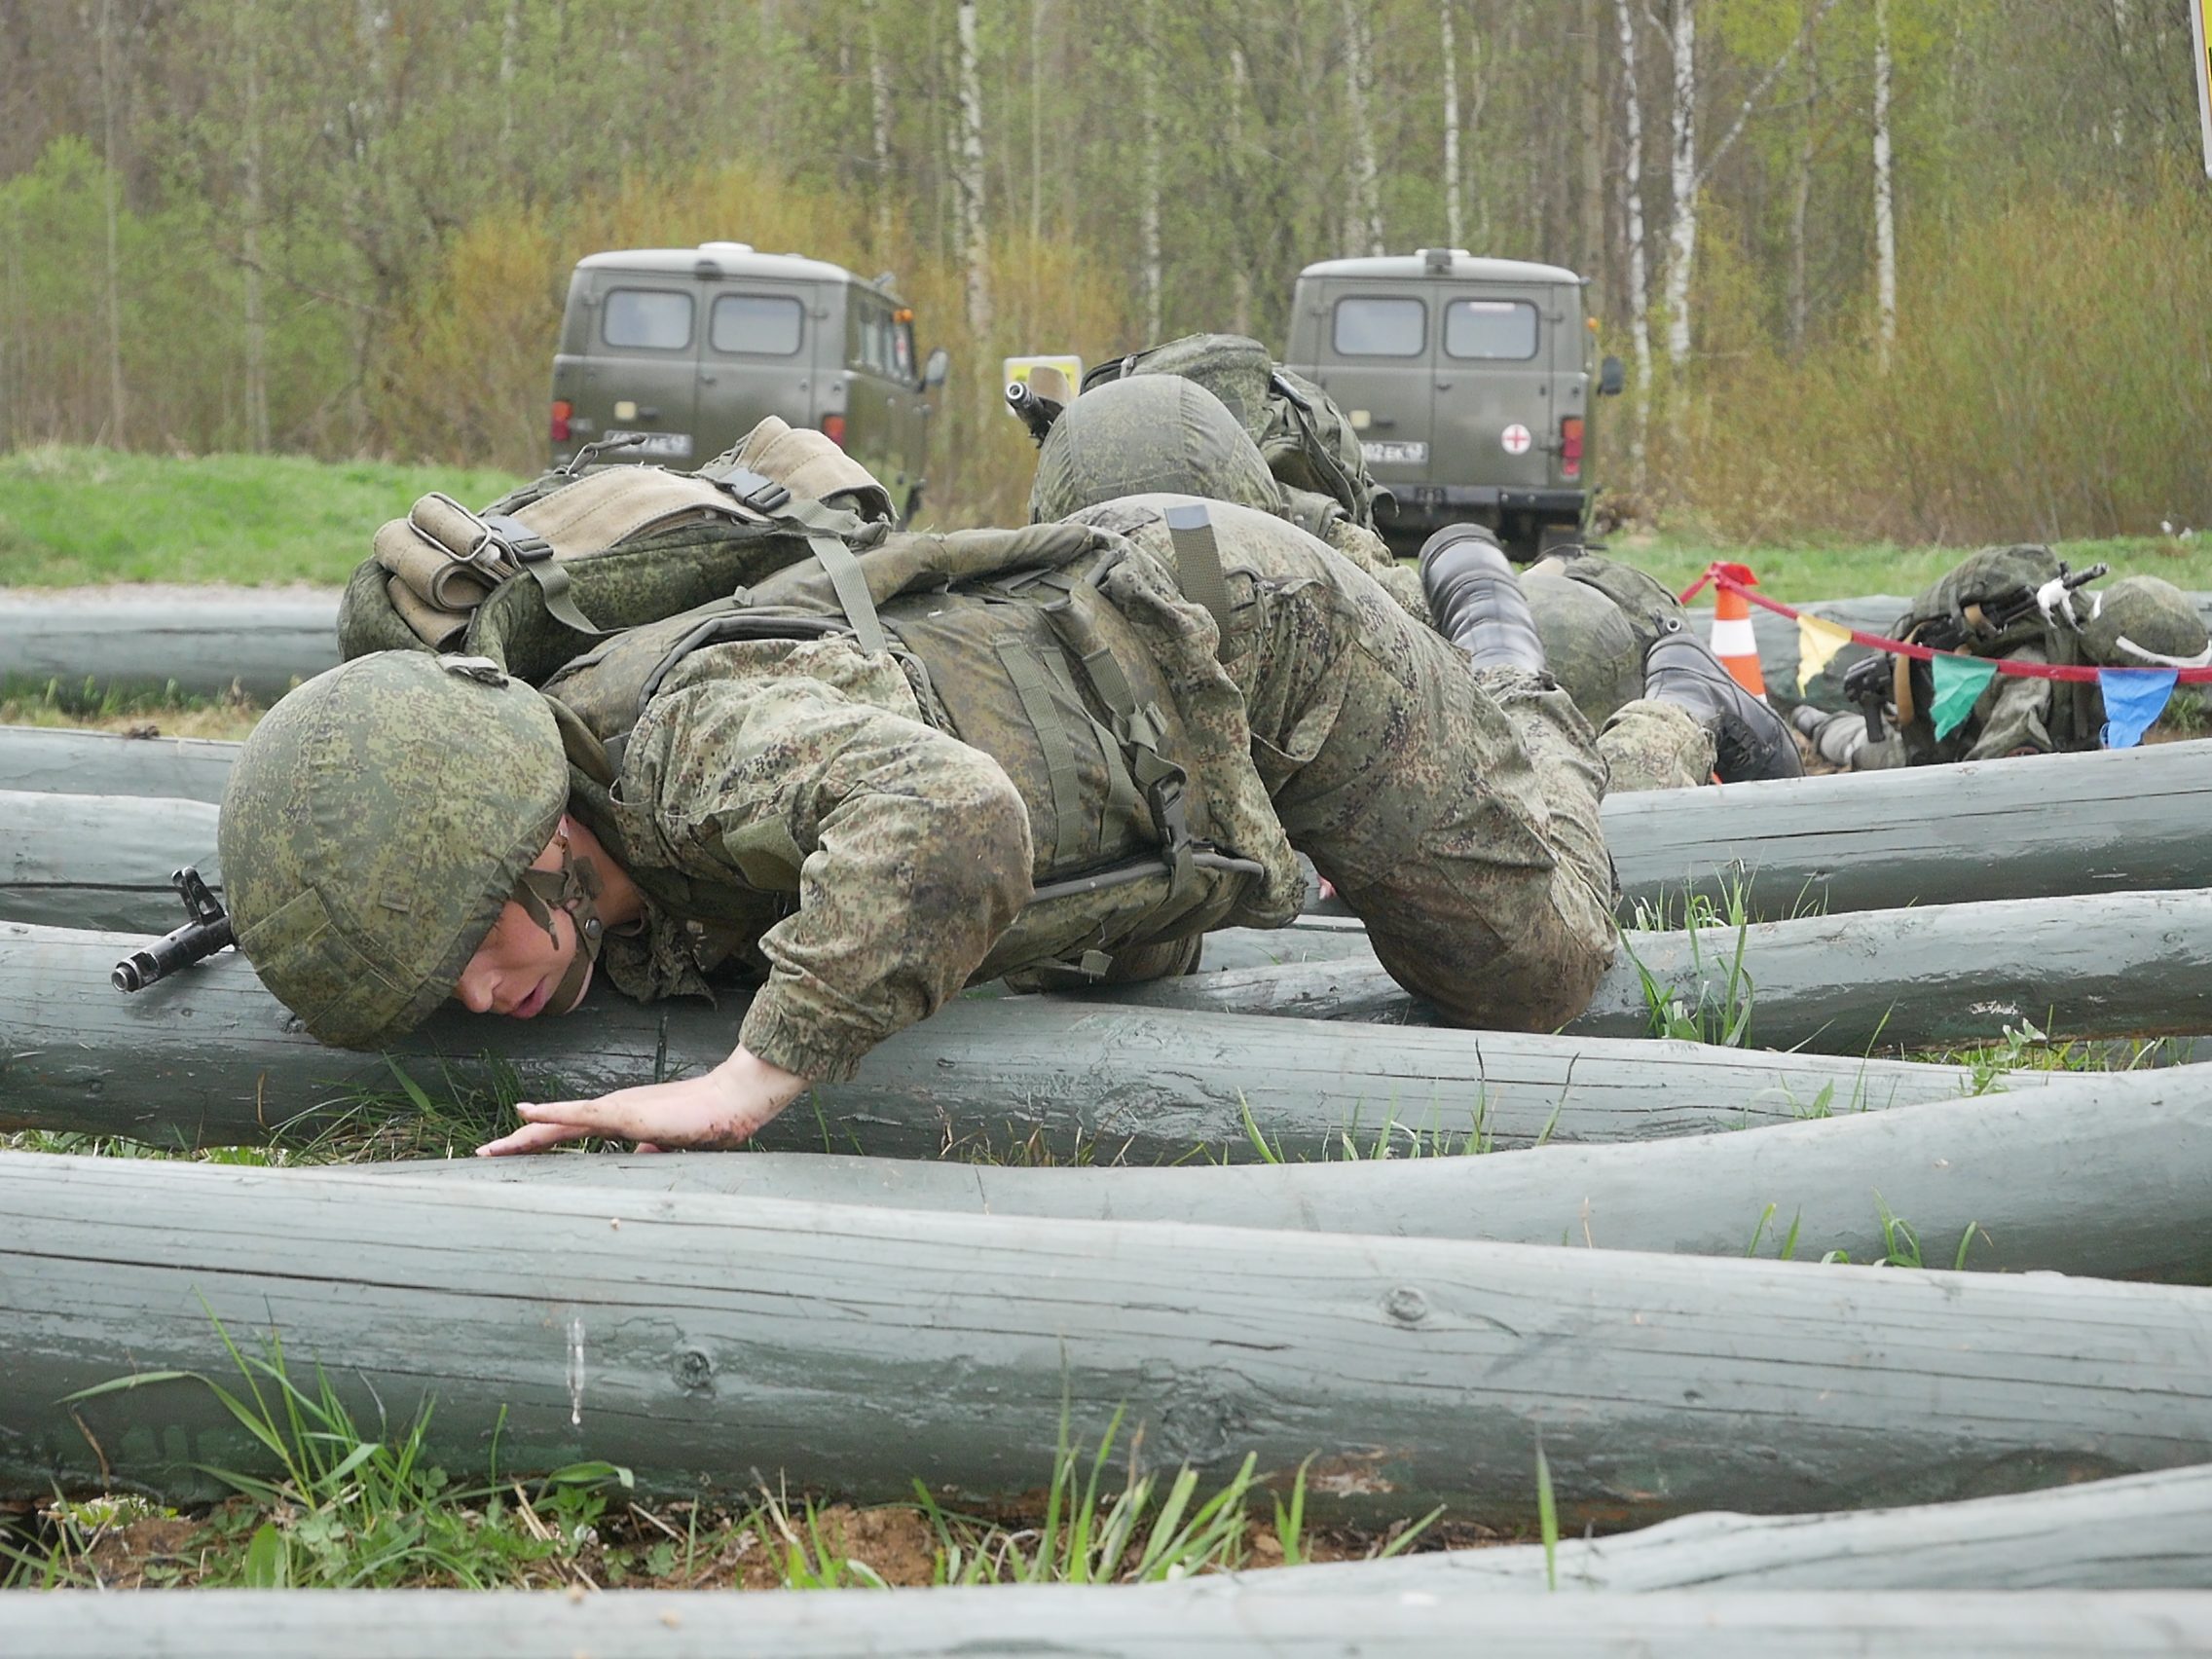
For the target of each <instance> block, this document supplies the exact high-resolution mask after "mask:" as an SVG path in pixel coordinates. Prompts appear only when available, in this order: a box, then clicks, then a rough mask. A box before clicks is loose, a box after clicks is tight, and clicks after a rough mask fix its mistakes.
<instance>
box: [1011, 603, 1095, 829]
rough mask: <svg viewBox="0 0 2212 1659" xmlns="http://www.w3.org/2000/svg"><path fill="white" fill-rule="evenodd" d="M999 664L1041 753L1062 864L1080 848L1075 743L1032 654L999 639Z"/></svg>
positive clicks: (1079, 786) (1024, 647) (1080, 788)
mask: <svg viewBox="0 0 2212 1659" xmlns="http://www.w3.org/2000/svg"><path fill="white" fill-rule="evenodd" d="M999 661H1001V662H1002V663H1004V664H1005V665H1006V672H1007V678H1008V679H1010V680H1012V681H1013V682H1014V695H1015V696H1016V697H1018V698H1020V699H1021V712H1022V713H1023V714H1024V715H1026V716H1028V717H1029V724H1030V726H1031V728H1032V729H1033V730H1034V731H1035V732H1036V733H1037V746H1038V748H1040V749H1042V750H1043V751H1044V752H1045V772H1046V775H1047V777H1048V778H1049V779H1050V780H1051V789H1052V862H1053V863H1054V864H1055V865H1062V864H1066V863H1068V862H1069V861H1071V860H1072V859H1074V857H1075V856H1076V854H1077V853H1078V852H1080V851H1081V850H1082V847H1083V816H1084V815H1083V779H1082V776H1081V775H1080V774H1079V773H1078V772H1077V771H1076V763H1075V743H1074V741H1073V740H1072V739H1071V738H1069V736H1068V733H1067V727H1066V725H1065V724H1064V723H1062V721H1061V719H1060V716H1059V711H1058V710H1056V709H1054V708H1053V707H1052V687H1051V681H1049V680H1048V679H1047V678H1046V673H1045V667H1044V664H1043V663H1042V662H1040V661H1039V660H1038V657H1037V653H1036V652H1035V651H1033V650H1031V649H1030V648H1029V646H1028V645H1024V644H1023V643H1022V642H1021V641H1019V640H1001V641H999Z"/></svg>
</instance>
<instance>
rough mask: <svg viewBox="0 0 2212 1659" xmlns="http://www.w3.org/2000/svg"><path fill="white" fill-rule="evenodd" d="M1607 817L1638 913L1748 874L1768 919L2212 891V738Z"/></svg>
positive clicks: (1867, 777) (1719, 798) (1634, 805)
mask: <svg viewBox="0 0 2212 1659" xmlns="http://www.w3.org/2000/svg"><path fill="white" fill-rule="evenodd" d="M2119 802H2124V803H2125V809H2124V810H2118V809H2116V803H2119ZM1604 822H1605V839H1606V843H1607V844H1608V845H1609V846H1610V847H1611V848H1612V850H1613V860H1614V863H1615V864H1616V865H1617V866H1618V867H1619V870H1620V878H1621V887H1622V890H1623V901H1622V903H1623V913H1624V914H1633V913H1634V908H1635V906H1636V905H1637V904H1638V903H1654V902H1659V901H1665V902H1666V903H1669V904H1671V905H1672V909H1671V912H1670V913H1671V914H1673V915H1675V916H1677V917H1678V916H1679V915H1680V913H1681V910H1680V896H1681V893H1682V891H1683V890H1684V888H1685V886H1688V887H1690V888H1693V889H1694V890H1695V891H1697V892H1700V893H1704V894H1707V895H1709V896H1711V897H1714V898H1715V899H1716V900H1720V901H1722V902H1725V900H1726V899H1727V897H1728V894H1729V891H1730V884H1731V883H1732V882H1739V881H1740V882H1742V884H1743V886H1744V889H1745V897H1746V899H1747V902H1748V903H1749V907H1750V910H1751V919H1752V920H1754V921H1779V920H1784V919H1787V918H1788V917H1789V916H1792V915H1801V914H1804V913H1806V912H1808V911H1822V910H1825V911H1830V912H1833V911H1840V910H1887V909H1896V908H1900V907H1903V906H1905V905H1909V904H1964V903H1981V902H1983V901H1987V900H1992V899H2042V898H2052V897H2056V896H2059V895H2062V894H2068V893H2117V892H2130V891H2152V890H2157V889H2166V888H2185V887H2212V835H2207V834H2205V833H2204V825H2205V824H2206V823H2207V822H2212V742H2207V741H2202V740H2199V741H2196V742H2193V743H2162V744H2157V745H2155V746H2153V747H2151V748H2148V749H2124V750H2104V751H2096V752H2092V753H2088V754H2083V755H2046V756H2037V757H2035V758H2033V759H2021V760H1985V761H1977V762H1975V763H1973V764H1972V765H1964V766H1923V767H1914V768H1911V769H1909V770H1904V771H1897V772H1868V773H1860V774H1856V775H1854V774H1843V775H1840V776H1835V777H1825V778H1785V779H1781V780H1778V781H1776V782H1772V783H1763V784H1729V785H1724V786H1722V787H1720V788H1717V789H1701V790H1657V791H1651V792H1648V793H1641V794H1625V795H1615V796H1613V797H1612V798H1611V799H1609V800H1607V801H1606V802H1605V814H1604Z"/></svg>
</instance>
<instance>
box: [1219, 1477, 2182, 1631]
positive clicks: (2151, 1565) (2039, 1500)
mask: <svg viewBox="0 0 2212 1659" xmlns="http://www.w3.org/2000/svg"><path fill="white" fill-rule="evenodd" d="M1557 1571H1558V1582H1559V1587H1560V1589H1561V1590H1581V1591H1597V1592H1601V1593H1604V1594H1618V1593H1622V1592H1633V1593H1638V1594H1642V1593H1648V1592H1652V1591H1670V1590H1727V1591H1732V1592H1742V1591H1777V1590H1793V1591H1834V1590H1858V1591H1873V1592H1878V1593H1881V1594H1893V1593H1895V1592H1898V1591H1901V1590H2014V1591H2018V1590H2205V1589H2212V1466H2206V1465H2204V1464H2198V1465H2196V1466H2195V1467H2194V1468H2187V1469H2165V1470H2161V1471H2160V1472H2158V1473H2157V1474H2152V1475H2123V1476H2120V1478H2119V1479H2117V1480H2109V1481H2083V1482H2082V1483H2081V1484H2080V1485H2078V1486H2069V1487H2058V1488H2055V1489H2052V1490H2050V1491H2046V1492H2034V1493H2013V1494H2009V1495H2007V1496H2004V1497H1982V1498H1972V1499H1969V1500H1967V1501H1965V1502H1963V1503H1924V1504H1913V1505H1910V1506H1908V1507H1906V1508H1902V1509H1874V1510H1863V1511H1859V1512H1856V1513H1841V1514H1834V1513H1831V1514H1825V1515H1788V1516H1760V1515H1685V1516H1684V1517H1682V1519H1681V1520H1679V1521H1665V1522H1661V1523H1660V1524H1659V1525H1658V1526H1656V1527H1646V1528H1644V1529H1642V1530H1640V1531H1635V1532H1619V1533H1615V1534H1614V1535H1613V1536H1611V1537H1606V1538H1567V1539H1563V1540H1561V1542H1560V1545H1559V1549H1558V1555H1557ZM1549 1581H1550V1572H1549V1570H1548V1569H1547V1567H1546V1564H1545V1561H1544V1550H1543V1546H1542V1545H1540V1544H1524V1545H1516V1546H1512V1547H1509V1548H1505V1549H1469V1550H1441V1551H1437V1552H1435V1553H1433V1554H1428V1555H1419V1556H1403V1557H1399V1558H1398V1559H1396V1560H1392V1561H1370V1562H1338V1563H1331V1564H1328V1565H1325V1566H1319V1567H1306V1568H1302V1569H1299V1570H1296V1571H1283V1572H1246V1573H1239V1574H1236V1575H1235V1576H1234V1577H1221V1578H1211V1579H1201V1580H1198V1581H1197V1582H1196V1583H1195V1584H1194V1586H1193V1587H1192V1589H1191V1590H1190V1591H1189V1592H1188V1593H1187V1594H1189V1595H1190V1597H1191V1598H1192V1599H1193V1600H1200V1599H1203V1598H1204V1597H1205V1596H1206V1595H1208V1594H1215V1593H1221V1592H1224V1591H1227V1590H1228V1589H1229V1587H1231V1586H1234V1587H1235V1593H1236V1594H1237V1596H1238V1598H1239V1599H1244V1600H1248V1599H1250V1598H1254V1597H1257V1598H1262V1599H1274V1598H1278V1597H1279V1598H1282V1599H1285V1600H1297V1601H1301V1602H1303V1601H1304V1600H1305V1599H1307V1598H1308V1597H1329V1596H1339V1595H1344V1594H1346V1593H1347V1592H1351V1591H1355V1590H1356V1591H1358V1592H1360V1593H1362V1594H1367V1595H1377V1594H1401V1595H1402V1594H1407V1593H1413V1592H1420V1591H1427V1592H1429V1593H1431V1594H1439V1595H1441V1594H1448V1593H1450V1592H1453V1591H1455V1590H1488V1591H1492V1592H1497V1591H1514V1590H1542V1589H1544V1588H1546V1586H1547V1584H1548V1583H1549Z"/></svg>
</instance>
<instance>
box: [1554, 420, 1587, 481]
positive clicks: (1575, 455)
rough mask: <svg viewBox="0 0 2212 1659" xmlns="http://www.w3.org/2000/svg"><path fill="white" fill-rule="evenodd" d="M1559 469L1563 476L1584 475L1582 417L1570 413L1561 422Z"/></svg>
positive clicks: (1576, 476)
mask: <svg viewBox="0 0 2212 1659" xmlns="http://www.w3.org/2000/svg"><path fill="white" fill-rule="evenodd" d="M1559 471H1560V476H1561V477H1562V478H1579V477H1581V476H1582V417H1581V416H1579V415H1569V416H1567V417H1566V418H1565V419H1564V420H1562V421H1561V422H1560V424H1559Z"/></svg>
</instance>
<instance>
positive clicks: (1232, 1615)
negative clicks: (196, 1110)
mask: <svg viewBox="0 0 2212 1659" xmlns="http://www.w3.org/2000/svg"><path fill="white" fill-rule="evenodd" d="M1306 1570H1309V1569H1306V1568H1286V1569H1284V1570H1282V1571H1280V1572H1277V1573H1272V1574H1268V1575H1267V1576H1269V1577H1290V1576H1292V1575H1294V1574H1296V1573H1299V1572H1303V1571H1306ZM2207 1641H2212V1596H2203V1595H2192V1594H2189V1593H2188V1592H2184V1591H2163V1592H2160V1591H2135V1592H2128V1591H2110V1592H2106V1593H2103V1594H2089V1595H2070V1594H2063V1593H2055V1592H2046V1593H2042V1594H2037V1593H2033V1592H2030V1593H2026V1594H2019V1595H2003V1594H1981V1595H1973V1594H1962V1595H1938V1594H1931V1593H1928V1592H1920V1593H1906V1594H1899V1595H1885V1596H1863V1595H1838V1594H1829V1595H1819V1594H1809V1595H1793V1596H1792V1595H1776V1594H1751V1595H1738V1594H1713V1593H1708V1592H1694V1591H1677V1592H1673V1593H1669V1594H1661V1595H1654V1596H1582V1597H1558V1596H1538V1595H1519V1596H1494V1595H1485V1594H1482V1593H1465V1594H1462V1593H1456V1592H1453V1593H1446V1594H1443V1595H1436V1594H1432V1593H1428V1592H1412V1593H1408V1594H1406V1595H1403V1596H1375V1595H1369V1594H1367V1593H1366V1592H1364V1591H1360V1590H1345V1591H1335V1592H1331V1593H1329V1594H1328V1595H1325V1596H1312V1597H1305V1596H1302V1597H1300V1598H1298V1599H1297V1600H1295V1601H1292V1600H1289V1599H1284V1600H1281V1601H1276V1600H1272V1599H1270V1598H1269V1597H1267V1596H1265V1595H1264V1594H1262V1593H1261V1592H1260V1590H1259V1580H1258V1579H1257V1578H1252V1577H1246V1578H1243V1579H1239V1580H1237V1581H1236V1582H1235V1583H1234V1584H1222V1583H1217V1582H1215V1581H1212V1580H1204V1579H1200V1580H1196V1581H1187V1582H1185V1583H1182V1584H1172V1585H1159V1586H1147V1587H1144V1588H1141V1589H1130V1588H1124V1587H1121V1586H1117V1585H1104V1586H1091V1585H1058V1586H1052V1585H1045V1586H1026V1585H1024V1586H1002V1587H990V1588H971V1589H960V1590H890V1591H882V1592H862V1591H851V1592H846V1593H844V1594H830V1595H824V1594H819V1593H816V1592H813V1591H786V1592H775V1591H746V1590H700V1591H654V1590H636V1591H611V1592H602V1593H600V1594H598V1595H593V1596H577V1597H571V1596H569V1595H565V1594H562V1593H560V1592H557V1591H533V1592H526V1593H514V1594H506V1595H486V1594H484V1593H483V1592H481V1591H473V1590H277V1591H269V1590H193V1591H185V1592H181V1593H171V1594H168V1595H160V1594H144V1595H123V1596H117V1595H103V1594H101V1593H99V1592H96V1591H89V1590H76V1591H50V1592H47V1593H45V1594H41V1595H29V1594H25V1595H19V1596H16V1597H12V1598H11V1599H10V1602H9V1604H7V1605H5V1606H0V1643H5V1645H6V1647H7V1650H8V1651H9V1653H10V1654H12V1655H13V1656H14V1659H110V1656H112V1659H297V1656H298V1655H300V1654H302V1653H313V1654H315V1655H317V1656H318V1659H386V1656H387V1655H389V1654H392V1653H468V1654H473V1655H481V1656H482V1659H525V1656H528V1659H543V1656H544V1655H548V1654H562V1655H567V1654H588V1655H592V1656H593V1659H756V1656H767V1655H773V1656H775V1659H1004V1656H1005V1655H1007V1654H1012V1653H1026V1654H1038V1655H1052V1654H1058V1655H1067V1656H1071V1659H1072V1656H1075V1655H1082V1656H1084V1659H1124V1656H1125V1659H1140V1656H1158V1659H1183V1656H1185V1655H1192V1656H1198V1659H1204V1656H1206V1655H1214V1654H1221V1655H1227V1654H1236V1655H1248V1654H1255V1653H1260V1654H1268V1655H1272V1656H1273V1659H1342V1656H1344V1655H1346V1654H1357V1655H1362V1656H1364V1659H1432V1656H1433V1655H1436V1654H1445V1653H1482V1654H1484V1655H1488V1656H1494V1659H1524V1656H1533V1655H1542V1656H1543V1659H1774V1656H1775V1655H1777V1654H1788V1655H1789V1656H1790V1659H1867V1656H1869V1655H1880V1654H1890V1653H1901V1654H1942V1655H1944V1656H1945V1659H1994V1656H1996V1655H2008V1656H2010V1659H2079V1656H2080V1655H2082V1654H2084V1653H2096V1654H2101V1655H2105V1656H2106V1659H2152V1656H2153V1655H2157V1656H2159V1659H2165V1656H2168V1655H2175V1654H2183V1653H2198V1652H2202V1651H2203V1650H2204V1643H2205V1642H2207Z"/></svg>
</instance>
